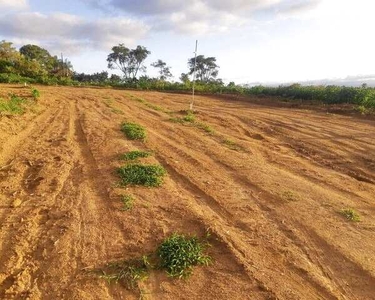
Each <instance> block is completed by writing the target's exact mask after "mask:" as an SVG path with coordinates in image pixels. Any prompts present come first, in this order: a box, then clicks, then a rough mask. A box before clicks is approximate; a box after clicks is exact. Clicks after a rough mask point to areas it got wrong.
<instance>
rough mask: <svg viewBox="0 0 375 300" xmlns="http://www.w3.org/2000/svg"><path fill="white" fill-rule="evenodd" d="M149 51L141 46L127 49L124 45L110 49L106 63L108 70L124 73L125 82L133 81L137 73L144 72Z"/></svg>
mask: <svg viewBox="0 0 375 300" xmlns="http://www.w3.org/2000/svg"><path fill="white" fill-rule="evenodd" d="M149 54H151V52H150V51H148V50H147V49H146V47H143V46H137V48H135V49H129V48H127V47H125V46H124V44H119V45H118V46H114V47H113V48H112V53H110V54H109V55H108V58H107V62H108V68H109V69H119V70H120V71H121V72H122V73H124V78H125V80H131V81H135V80H136V78H137V76H138V73H139V71H141V72H145V71H146V67H145V66H144V65H143V63H144V61H145V60H146V58H147V56H148V55H149Z"/></svg>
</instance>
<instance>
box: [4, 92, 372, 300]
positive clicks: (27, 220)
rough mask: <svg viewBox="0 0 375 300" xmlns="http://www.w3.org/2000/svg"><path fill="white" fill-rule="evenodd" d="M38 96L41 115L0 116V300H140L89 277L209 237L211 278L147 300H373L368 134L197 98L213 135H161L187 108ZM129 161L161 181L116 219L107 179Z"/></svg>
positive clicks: (293, 114)
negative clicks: (129, 126)
mask: <svg viewBox="0 0 375 300" xmlns="http://www.w3.org/2000/svg"><path fill="white" fill-rule="evenodd" d="M38 88H39V89H40V90H41V93H42V97H41V99H40V100H39V104H38V106H35V107H34V108H31V109H28V112H27V113H25V114H24V115H22V116H11V117H7V116H3V117H0V299H140V295H139V292H137V291H129V290H127V289H126V288H124V287H123V286H122V285H116V284H112V285H110V284H108V283H107V282H106V281H105V280H103V279H101V278H99V277H98V276H97V275H96V274H95V273H94V272H92V270H95V269H97V268H100V267H102V266H103V265H105V264H106V263H108V262H111V261H116V260H119V259H131V258H134V257H139V256H142V255H144V254H148V253H150V252H152V251H154V250H155V248H156V247H157V246H158V245H159V243H160V242H161V241H162V240H163V239H164V238H166V237H168V236H169V235H170V234H172V233H174V232H180V233H185V234H196V235H197V236H199V237H203V236H204V235H205V233H206V231H207V230H209V231H210V232H211V237H210V243H211V247H210V248H209V249H208V253H209V254H210V255H211V256H212V257H213V259H214V262H213V264H211V265H210V266H208V267H197V268H195V269H194V273H193V275H192V276H191V277H190V278H189V279H187V280H176V279H170V278H168V277H167V276H166V275H165V274H164V273H163V272H161V271H157V270H156V271H153V272H152V273H151V275H150V278H148V279H147V280H145V281H143V282H142V283H141V284H140V286H141V290H142V294H143V295H142V297H143V299H239V300H242V299H288V300H290V299H309V300H310V299H358V300H367V299H375V204H374V201H375V130H374V129H375V121H371V120H364V119H360V118H356V117H349V116H342V115H335V114H327V113H324V112H317V111H312V110H306V109H298V108H285V107H277V106H271V105H259V104H257V102H254V101H255V100H256V99H255V98H254V101H251V100H252V99H251V98H250V101H248V102H245V101H236V100H235V99H229V98H228V99H225V97H220V98H218V97H216V98H215V97H208V96H198V97H197V101H196V110H197V113H196V116H197V119H198V120H199V121H200V122H204V123H205V124H207V125H209V126H211V127H212V129H213V130H214V133H212V134H210V133H207V132H205V131H204V130H202V129H200V128H197V127H196V126H191V125H183V124H179V123H173V122H171V121H170V120H169V118H170V115H169V114H168V113H167V112H168V111H172V112H174V113H176V114H177V115H178V112H179V111H180V110H183V109H187V108H188V102H189V100H190V97H189V96H188V95H179V94H164V93H158V92H139V91H124V90H113V89H95V88H64V87H38ZM9 92H14V93H16V94H18V95H25V96H26V95H29V94H30V91H29V90H28V89H24V88H19V87H17V86H9V85H1V86H0V97H1V96H3V97H4V96H5V95H7V94H8V93H9ZM130 95H132V96H133V98H131V96H130ZM134 97H139V98H142V99H144V100H145V101H148V102H147V103H149V104H152V105H158V106H160V107H162V109H163V110H156V109H155V107H150V106H152V105H148V106H147V105H145V104H144V103H141V102H138V101H135V100H134ZM124 120H128V121H134V122H137V123H139V124H141V125H143V126H144V127H145V128H146V129H147V133H148V138H147V140H146V142H145V143H142V142H133V141H129V140H127V139H126V138H125V136H124V135H123V134H122V132H121V131H120V124H121V123H122V122H123V121H124ZM225 140H230V141H232V142H233V143H234V144H233V143H230V145H228V142H225ZM231 148H235V149H231ZM135 149H140V150H151V151H154V153H155V154H154V156H153V157H150V158H147V159H144V160H143V161H144V162H148V163H158V164H161V165H162V166H164V168H166V170H167V172H168V176H167V178H166V180H165V183H164V184H163V186H162V187H160V188H152V189H150V188H144V187H130V188H128V189H127V191H126V192H127V193H131V194H133V195H135V196H136V198H137V201H136V203H135V206H134V208H133V209H132V210H131V211H121V202H120V200H119V195H120V194H121V193H124V189H121V188H119V187H118V185H117V183H118V178H117V176H116V173H115V172H114V171H115V169H116V167H118V166H120V165H121V161H120V160H119V155H120V154H122V153H124V152H126V151H130V150H135ZM344 208H353V209H355V210H356V211H357V212H358V213H359V214H360V216H361V222H358V223H354V222H349V221H347V220H346V219H345V218H344V217H343V216H342V215H340V213H339V212H340V210H342V209H344Z"/></svg>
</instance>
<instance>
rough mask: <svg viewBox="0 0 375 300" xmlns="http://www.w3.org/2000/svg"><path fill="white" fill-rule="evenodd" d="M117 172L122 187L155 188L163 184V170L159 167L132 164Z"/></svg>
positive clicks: (164, 172)
mask: <svg viewBox="0 0 375 300" xmlns="http://www.w3.org/2000/svg"><path fill="white" fill-rule="evenodd" d="M117 171H118V174H119V175H120V177H121V184H122V185H123V186H127V185H130V184H134V185H143V186H148V187H157V186H160V185H161V184H162V183H163V177H164V176H165V174H166V171H165V169H164V168H163V167H162V166H159V165H139V164H133V165H127V166H124V167H121V168H119V169H118V170H117Z"/></svg>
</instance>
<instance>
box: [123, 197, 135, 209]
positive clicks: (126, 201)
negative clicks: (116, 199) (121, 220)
mask: <svg viewBox="0 0 375 300" xmlns="http://www.w3.org/2000/svg"><path fill="white" fill-rule="evenodd" d="M121 202H122V204H123V206H122V210H125V211H127V210H131V209H132V208H133V205H134V198H133V197H132V196H130V195H121Z"/></svg>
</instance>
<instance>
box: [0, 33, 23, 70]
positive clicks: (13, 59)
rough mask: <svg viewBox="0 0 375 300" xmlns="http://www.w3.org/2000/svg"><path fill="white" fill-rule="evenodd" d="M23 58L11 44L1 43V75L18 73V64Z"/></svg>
mask: <svg viewBox="0 0 375 300" xmlns="http://www.w3.org/2000/svg"><path fill="white" fill-rule="evenodd" d="M20 60H21V56H20V54H19V52H18V51H17V49H16V48H14V47H13V44H12V43H11V42H7V41H4V40H3V41H1V42H0V73H18V72H17V64H18V63H19V62H20Z"/></svg>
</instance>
